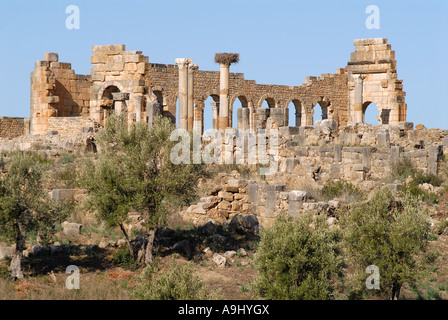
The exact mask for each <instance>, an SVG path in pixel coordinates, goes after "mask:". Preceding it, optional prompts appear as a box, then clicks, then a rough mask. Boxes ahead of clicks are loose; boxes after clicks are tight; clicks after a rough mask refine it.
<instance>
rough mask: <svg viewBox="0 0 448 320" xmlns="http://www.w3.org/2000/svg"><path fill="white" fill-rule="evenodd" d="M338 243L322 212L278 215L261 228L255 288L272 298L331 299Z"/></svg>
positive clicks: (338, 268)
mask: <svg viewBox="0 0 448 320" xmlns="http://www.w3.org/2000/svg"><path fill="white" fill-rule="evenodd" d="M339 243H340V233H339V232H338V231H337V230H334V229H330V228H329V226H328V224H327V223H326V221H325V218H324V217H322V216H317V217H313V216H312V215H310V214H307V215H303V216H300V217H298V218H296V219H292V218H289V217H284V216H283V215H279V216H278V217H277V218H276V220H275V222H274V225H273V226H272V227H271V228H269V229H263V230H262V232H261V241H260V245H259V248H258V250H257V253H256V255H255V258H256V263H257V264H256V268H257V276H256V279H255V281H254V283H253V284H252V285H253V289H254V291H255V292H256V293H257V294H258V295H259V296H261V297H263V298H265V299H274V300H327V299H332V298H333V294H334V290H335V285H336V281H337V279H338V277H339V276H341V270H342V262H343V261H342V258H341V255H340V246H339Z"/></svg>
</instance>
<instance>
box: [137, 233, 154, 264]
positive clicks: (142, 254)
mask: <svg viewBox="0 0 448 320" xmlns="http://www.w3.org/2000/svg"><path fill="white" fill-rule="evenodd" d="M156 233H157V228H154V229H151V230H149V231H148V233H147V234H146V235H145V240H144V243H143V245H142V246H141V248H140V250H139V252H138V263H139V264H141V265H144V266H147V265H149V264H151V263H152V262H154V256H153V254H152V250H153V248H154V239H155V237H156Z"/></svg>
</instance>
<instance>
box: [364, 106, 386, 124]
mask: <svg viewBox="0 0 448 320" xmlns="http://www.w3.org/2000/svg"><path fill="white" fill-rule="evenodd" d="M371 104H374V105H375V106H376V109H377V111H378V115H377V116H376V119H377V120H378V123H377V124H389V116H390V110H389V109H382V108H381V107H380V106H379V104H378V103H376V102H374V101H366V102H364V103H363V104H362V122H363V123H366V111H367V108H368V107H369V106H370V105H371Z"/></svg>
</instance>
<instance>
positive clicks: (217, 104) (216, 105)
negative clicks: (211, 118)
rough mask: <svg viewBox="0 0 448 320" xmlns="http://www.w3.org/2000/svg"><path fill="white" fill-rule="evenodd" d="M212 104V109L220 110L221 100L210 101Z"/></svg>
mask: <svg viewBox="0 0 448 320" xmlns="http://www.w3.org/2000/svg"><path fill="white" fill-rule="evenodd" d="M210 105H211V106H212V110H218V108H219V102H210Z"/></svg>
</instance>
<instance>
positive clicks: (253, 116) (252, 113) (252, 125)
mask: <svg viewBox="0 0 448 320" xmlns="http://www.w3.org/2000/svg"><path fill="white" fill-rule="evenodd" d="M247 108H248V109H249V129H250V130H255V129H256V128H255V122H256V113H255V108H254V104H253V102H252V101H248V102H247Z"/></svg>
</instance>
